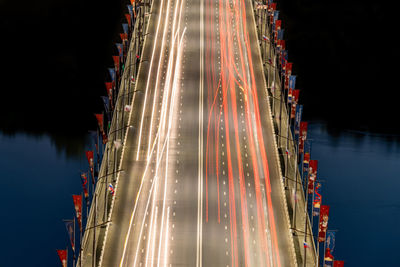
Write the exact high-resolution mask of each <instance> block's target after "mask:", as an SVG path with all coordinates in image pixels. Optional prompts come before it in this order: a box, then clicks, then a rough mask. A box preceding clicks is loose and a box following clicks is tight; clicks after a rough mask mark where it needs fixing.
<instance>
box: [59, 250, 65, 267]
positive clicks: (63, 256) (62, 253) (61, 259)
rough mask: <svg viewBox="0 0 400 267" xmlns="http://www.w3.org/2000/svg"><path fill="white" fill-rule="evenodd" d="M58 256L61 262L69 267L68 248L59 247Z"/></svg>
mask: <svg viewBox="0 0 400 267" xmlns="http://www.w3.org/2000/svg"><path fill="white" fill-rule="evenodd" d="M57 254H58V257H59V258H60V261H61V264H62V266H63V267H67V250H66V249H57Z"/></svg>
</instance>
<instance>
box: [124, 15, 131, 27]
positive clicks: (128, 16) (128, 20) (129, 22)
mask: <svg viewBox="0 0 400 267" xmlns="http://www.w3.org/2000/svg"><path fill="white" fill-rule="evenodd" d="M125 18H126V21H127V22H128V25H129V27H132V18H131V15H130V14H125Z"/></svg>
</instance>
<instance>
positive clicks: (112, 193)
mask: <svg viewBox="0 0 400 267" xmlns="http://www.w3.org/2000/svg"><path fill="white" fill-rule="evenodd" d="M108 190H109V191H110V194H111V195H114V193H115V190H114V186H113V185H112V184H109V185H108Z"/></svg>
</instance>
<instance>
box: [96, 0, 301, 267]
mask: <svg viewBox="0 0 400 267" xmlns="http://www.w3.org/2000/svg"><path fill="white" fill-rule="evenodd" d="M147 32H148V33H149V34H148V35H147V36H146V41H145V46H144V51H143V55H141V58H142V60H143V61H144V62H143V63H142V65H141V67H140V69H139V76H138V79H137V81H138V83H137V84H136V88H135V89H136V91H137V92H136V93H135V94H134V100H133V101H134V103H133V107H134V108H133V109H132V111H131V113H130V118H129V124H130V125H132V126H133V128H132V129H128V131H127V136H126V140H125V145H124V151H123V155H122V164H121V168H122V169H123V170H124V172H123V173H121V175H120V176H119V178H118V183H117V185H116V197H115V201H114V203H113V207H112V215H111V221H112V222H111V225H110V226H109V227H108V230H107V234H106V237H107V238H106V241H105V247H104V253H103V256H102V260H101V266H154V265H157V266H159V265H163V266H293V265H294V264H293V262H292V257H291V254H290V251H291V249H290V248H291V246H292V245H291V244H290V240H289V229H288V226H289V224H288V222H287V217H286V215H285V207H284V203H283V199H284V196H283V190H282V183H281V180H280V175H279V166H278V161H277V149H276V145H275V143H274V142H275V141H274V136H273V130H272V121H271V117H270V110H269V107H268V104H267V93H266V85H265V79H264V77H263V75H264V74H263V69H262V63H261V57H260V51H259V47H258V46H259V44H258V42H257V35H256V28H255V24H254V19H253V10H252V5H251V3H250V1H249V0H226V1H216V0H155V1H154V3H153V6H152V11H151V20H150V23H149V27H148V29H147Z"/></svg>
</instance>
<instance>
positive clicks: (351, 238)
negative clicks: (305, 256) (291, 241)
mask: <svg viewBox="0 0 400 267" xmlns="http://www.w3.org/2000/svg"><path fill="white" fill-rule="evenodd" d="M308 136H309V137H310V138H311V139H312V140H313V141H312V154H311V157H312V158H313V159H318V160H319V166H318V168H319V169H318V173H319V178H320V179H322V180H324V182H323V187H322V196H323V204H326V205H331V217H330V220H329V228H330V229H338V230H339V232H338V234H337V239H336V242H337V243H336V244H337V245H336V251H335V253H334V256H335V255H336V256H337V258H338V259H339V258H340V259H344V260H345V261H346V265H350V266H396V265H397V260H396V256H395V255H396V252H397V251H396V247H397V242H398V241H397V238H398V237H399V236H400V229H399V228H398V227H397V226H398V223H400V209H399V208H400V197H399V195H398V194H397V191H396V190H397V188H399V187H400V179H398V176H399V175H398V173H399V160H400V143H399V137H398V136H396V135H381V134H371V133H367V132H360V131H350V130H340V131H336V130H333V131H332V129H329V128H327V126H326V125H325V124H322V123H320V122H311V123H310V124H309V135H308ZM365 255H369V256H368V257H365ZM379 255H380V256H379ZM382 255H385V257H381V256H382Z"/></svg>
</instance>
